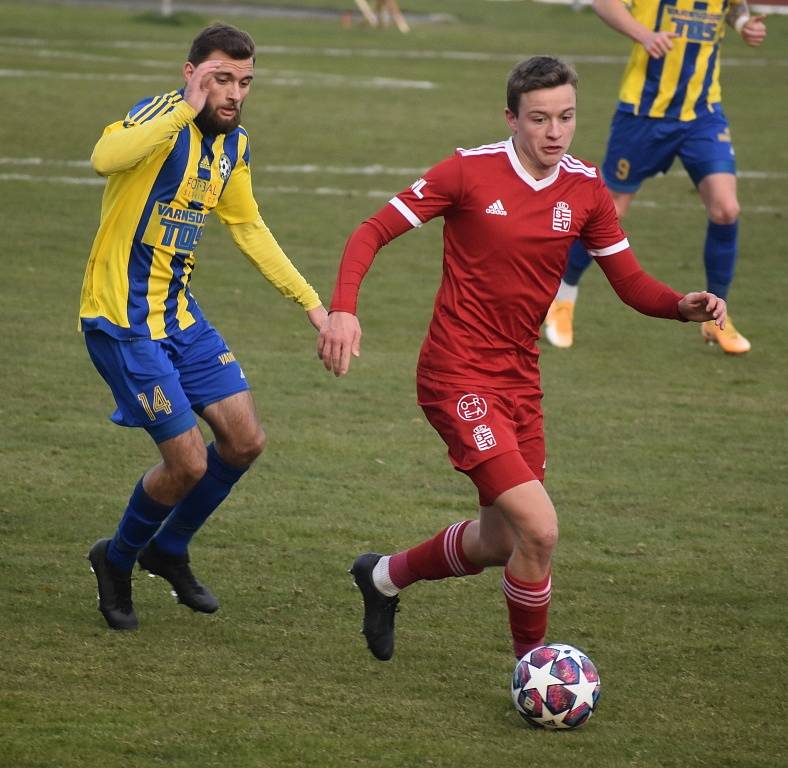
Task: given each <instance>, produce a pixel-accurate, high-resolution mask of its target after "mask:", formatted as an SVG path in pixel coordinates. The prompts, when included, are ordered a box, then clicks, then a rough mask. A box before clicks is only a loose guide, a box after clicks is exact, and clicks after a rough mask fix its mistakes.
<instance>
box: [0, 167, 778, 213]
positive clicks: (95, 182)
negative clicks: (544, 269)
mask: <svg viewBox="0 0 788 768" xmlns="http://www.w3.org/2000/svg"><path fill="white" fill-rule="evenodd" d="M4 181H21V182H30V183H34V184H35V183H39V184H40V183H44V182H47V183H50V184H71V185H76V186H91V187H95V186H102V185H103V184H104V181H105V180H104V179H103V178H100V177H96V178H92V177H90V176H36V175H33V174H29V173H0V182H4ZM254 188H255V191H257V192H261V193H263V194H274V195H316V196H318V197H366V198H374V199H381V200H388V199H389V198H391V195H392V194H393V193H394V191H392V190H390V189H389V190H378V189H347V188H342V187H294V186H265V185H255V187H254ZM632 205H635V206H639V207H642V208H671V209H677V210H685V209H686V208H687V205H686V204H685V203H660V202H657V201H656V200H642V199H640V200H633V201H632ZM693 207H696V208H698V209H702V208H703V206H702V205H701V204H699V203H697V204H695V205H694V206H693ZM742 210H743V211H744V212H745V213H762V214H776V213H783V208H782V207H780V206H773V205H753V206H744V207H743V209H742Z"/></svg>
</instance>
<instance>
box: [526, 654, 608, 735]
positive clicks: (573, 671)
mask: <svg viewBox="0 0 788 768" xmlns="http://www.w3.org/2000/svg"><path fill="white" fill-rule="evenodd" d="M600 685H601V683H600V680H599V673H598V672H597V671H596V667H595V666H594V663H593V662H592V661H591V659H589V658H588V656H586V655H585V654H584V653H583V652H582V651H580V650H578V649H577V648H575V647H574V646H572V645H561V644H560V643H551V644H550V645H540V646H539V647H538V648H534V649H533V650H532V651H529V652H528V653H526V654H525V656H523V658H522V659H520V661H518V662H517V666H516V667H515V668H514V674H513V675H512V700H513V701H514V706H515V709H517V711H518V712H519V713H520V715H521V716H522V717H523V718H524V719H525V720H526V722H528V723H530V724H531V725H534V726H536V727H537V728H579V727H580V726H581V725H583V724H584V723H586V722H588V719H589V718H590V717H591V715H592V714H593V713H594V710H595V709H596V706H597V702H598V701H599V692H600Z"/></svg>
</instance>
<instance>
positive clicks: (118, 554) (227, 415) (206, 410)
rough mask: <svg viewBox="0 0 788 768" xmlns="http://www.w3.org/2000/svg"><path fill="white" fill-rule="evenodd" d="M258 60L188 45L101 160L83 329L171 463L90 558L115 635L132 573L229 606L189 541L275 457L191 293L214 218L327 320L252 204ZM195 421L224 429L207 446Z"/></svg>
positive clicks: (216, 28) (141, 485) (130, 418)
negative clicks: (201, 576) (250, 472)
mask: <svg viewBox="0 0 788 768" xmlns="http://www.w3.org/2000/svg"><path fill="white" fill-rule="evenodd" d="M254 61H255V44H254V41H253V40H252V38H251V37H249V35H247V34H246V33H245V32H242V31H240V30H238V29H236V28H235V27H232V26H229V25H225V24H218V23H217V24H212V25H211V26H209V27H207V28H206V29H204V30H203V31H202V32H200V34H199V35H197V37H196V38H195V39H194V41H193V43H192V46H191V50H190V51H189V55H188V61H187V62H186V63H185V64H184V67H183V76H184V79H185V86H184V87H183V88H182V89H180V90H175V91H171V92H169V93H165V94H162V95H160V96H156V97H153V98H147V99H143V100H142V101H140V102H139V103H138V104H136V105H135V106H134V107H132V109H131V110H130V111H129V113H128V114H127V115H126V118H125V119H124V120H121V121H118V122H116V123H112V124H111V125H109V126H107V128H106V129H105V130H104V134H103V136H102V137H101V139H100V140H99V142H98V143H97V144H96V147H95V149H94V150H93V155H92V158H91V162H92V164H93V167H94V169H95V170H96V171H97V172H98V173H99V174H101V175H102V176H106V177H107V179H108V180H107V185H106V187H105V190H104V197H103V200H102V206H101V221H100V224H99V229H98V232H97V234H96V238H95V240H94V242H93V248H92V250H91V253H90V259H89V260H88V265H87V269H86V271H85V279H84V283H83V285H82V296H81V301H80V329H81V330H82V331H83V332H84V336H85V343H86V345H87V349H88V353H89V354H90V358H91V360H92V361H93V363H94V365H95V366H96V369H97V370H98V372H99V373H100V374H101V376H102V377H103V378H104V380H105V381H106V383H107V384H108V385H109V387H110V389H111V390H112V394H113V396H114V398H115V402H116V405H117V410H116V411H115V413H114V414H113V415H112V420H113V421H115V422H116V423H117V424H122V425H123V426H128V427H142V428H143V429H145V430H146V431H147V432H148V434H150V436H151V437H152V438H153V440H154V441H155V443H156V445H157V447H158V449H159V452H160V453H161V462H160V463H159V464H157V465H156V466H154V467H152V468H151V469H149V470H148V471H147V472H146V473H145V474H144V475H143V476H142V478H141V479H140V481H139V482H138V483H137V486H136V487H135V488H134V491H133V493H132V494H131V498H130V499H129V503H128V506H127V507H126V510H125V512H124V513H123V516H122V517H121V520H120V524H119V525H118V528H117V530H116V531H115V534H114V535H113V536H112V538H106V539H99V540H98V541H97V542H96V543H95V544H94V545H93V547H92V548H91V550H90V553H89V554H88V559H89V560H90V564H91V567H92V570H93V571H94V573H95V575H96V579H97V582H98V591H99V610H100V611H101V613H102V614H103V616H104V618H105V619H106V621H107V624H109V626H110V627H112V628H113V629H126V630H128V629H136V628H137V624H138V622H137V616H136V613H135V611H134V606H133V603H132V594H131V572H132V569H133V567H134V563H135V562H139V564H140V567H141V568H143V569H145V570H147V571H149V572H150V573H151V574H154V575H158V576H162V577H163V578H165V579H166V580H167V581H168V582H169V583H170V584H171V585H172V588H173V590H174V591H175V593H176V595H177V597H178V600H179V601H180V602H181V603H184V604H185V605H187V606H189V607H190V608H192V609H193V610H195V611H200V612H203V613H213V612H214V611H216V610H217V609H218V607H219V602H218V600H217V599H216V597H215V596H214V595H213V594H212V593H211V591H210V590H209V589H208V588H207V587H205V586H204V585H203V584H201V583H200V582H199V581H198V580H197V579H196V578H195V577H194V574H193V573H192V571H191V568H190V567H189V554H188V547H189V542H190V541H191V539H192V537H193V536H194V534H195V533H196V532H197V531H198V530H199V529H200V527H201V526H202V525H203V524H204V523H205V521H206V520H207V519H208V517H209V516H210V514H211V513H212V512H213V511H214V510H215V509H216V508H217V507H218V505H219V504H221V502H222V501H223V500H224V499H225V498H226V497H227V495H228V494H229V493H230V491H231V489H232V487H233V486H234V485H235V483H237V482H238V481H239V480H240V478H241V477H242V475H243V474H244V472H246V470H247V469H248V468H249V467H250V465H251V464H252V463H253V462H254V460H255V459H256V458H257V457H258V456H259V455H260V453H261V452H262V450H263V447H264V445H265V434H264V432H263V430H262V428H261V426H260V423H259V421H258V418H257V414H256V411H255V405H254V401H253V399H252V396H251V394H250V392H249V385H248V383H247V381H246V378H245V376H244V374H243V371H242V370H241V367H240V366H239V364H238V362H237V361H236V359H235V356H234V354H233V353H232V351H231V350H230V349H229V347H228V346H227V344H226V343H225V341H224V339H222V337H221V336H220V335H219V333H218V332H217V331H216V329H214V328H213V327H212V326H211V325H210V324H209V323H208V321H207V320H206V319H205V318H204V317H203V314H202V312H201V310H200V307H199V306H198V304H197V302H196V301H195V299H194V296H193V295H192V293H191V290H190V287H189V286H190V280H191V275H192V272H193V271H194V267H195V255H194V251H195V248H196V246H197V243H198V242H199V240H200V237H201V235H202V231H203V227H204V226H205V223H206V220H207V218H208V216H209V214H210V213H211V212H212V211H215V213H216V215H217V216H218V218H219V220H220V221H221V222H222V223H223V224H225V225H226V226H227V228H228V229H229V231H230V234H231V236H232V238H233V240H234V241H235V243H236V245H237V246H238V247H239V249H240V250H241V251H242V252H243V253H244V255H245V256H246V257H247V258H248V259H249V260H250V261H251V262H252V263H253V264H254V266H255V267H257V269H258V270H259V271H260V272H261V273H262V274H263V276H264V277H265V278H266V279H267V280H269V281H270V282H271V283H272V284H273V285H274V286H275V287H276V288H277V289H278V290H279V291H280V292H281V293H282V294H283V295H284V296H286V297H289V298H291V299H293V300H295V301H296V302H298V303H299V304H300V305H301V306H302V307H303V308H304V309H305V310H306V314H307V317H308V319H309V321H310V322H311V323H312V325H313V326H314V327H315V328H316V329H318V330H319V329H320V327H321V325H322V324H323V322H324V320H325V318H326V311H325V309H324V308H323V306H322V305H321V303H320V298H319V297H318V295H317V293H315V291H314V290H313V289H312V287H311V286H310V285H309V284H308V283H307V282H306V280H304V278H303V277H302V276H301V274H300V273H299V272H298V270H297V269H296V268H295V267H294V266H293V264H292V263H291V262H290V260H289V259H288V258H287V256H285V254H284V253H283V252H282V249H281V248H280V247H279V245H278V244H277V242H276V240H275V239H274V238H273V236H272V235H271V232H270V231H269V230H268V228H267V227H266V225H265V224H264V222H263V220H262V218H261V217H260V212H259V210H258V207H257V203H256V201H255V198H254V195H253V194H252V183H251V173H250V169H249V137H248V135H247V133H246V131H245V130H244V129H243V128H242V127H241V125H240V117H241V108H242V106H243V103H244V99H245V98H246V96H247V94H248V92H249V89H250V87H251V83H252V78H253V77H254ZM195 414H197V415H199V416H200V417H201V418H202V419H203V420H204V421H205V422H206V423H207V424H208V426H209V427H210V428H211V430H212V432H213V435H214V441H213V442H212V443H211V444H210V445H208V446H207V447H206V445H205V442H204V440H203V438H202V434H201V432H200V429H199V427H198V426H197V419H196V416H195Z"/></svg>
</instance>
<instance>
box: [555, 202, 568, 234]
mask: <svg viewBox="0 0 788 768" xmlns="http://www.w3.org/2000/svg"><path fill="white" fill-rule="evenodd" d="M571 226H572V209H571V208H570V207H569V203H565V202H564V201H563V200H559V201H558V202H557V203H556V204H555V207H554V208H553V229H554V230H556V232H568V231H569V227H571Z"/></svg>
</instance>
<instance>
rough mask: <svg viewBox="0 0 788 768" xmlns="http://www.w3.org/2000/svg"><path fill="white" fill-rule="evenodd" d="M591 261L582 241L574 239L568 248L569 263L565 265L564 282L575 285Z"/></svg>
mask: <svg viewBox="0 0 788 768" xmlns="http://www.w3.org/2000/svg"><path fill="white" fill-rule="evenodd" d="M591 261H592V259H591V256H589V255H588V251H587V250H586V248H585V246H584V245H583V243H582V241H580V240H575V241H574V243H572V247H571V248H570V249H569V263H568V264H567V265H566V272H564V278H563V280H564V282H565V283H567V284H569V285H577V284H578V283H579V282H580V278H581V277H582V276H583V272H585V271H586V269H588V265H589V264H590V263H591Z"/></svg>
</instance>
